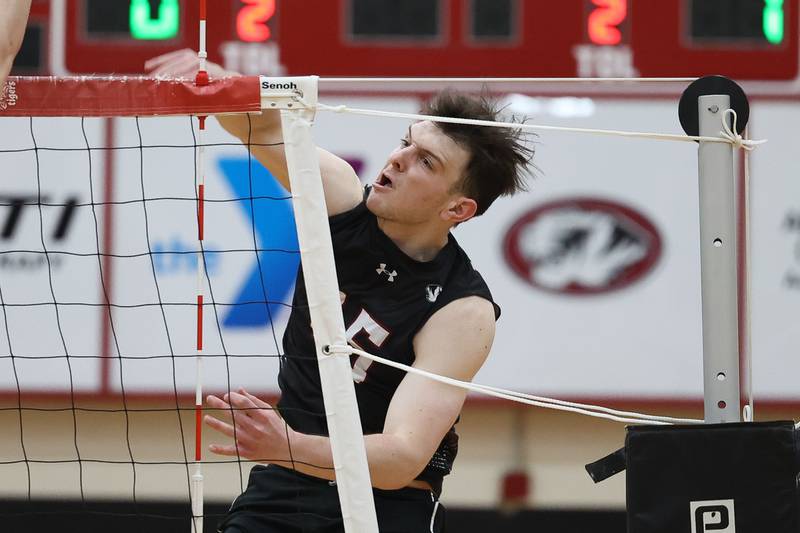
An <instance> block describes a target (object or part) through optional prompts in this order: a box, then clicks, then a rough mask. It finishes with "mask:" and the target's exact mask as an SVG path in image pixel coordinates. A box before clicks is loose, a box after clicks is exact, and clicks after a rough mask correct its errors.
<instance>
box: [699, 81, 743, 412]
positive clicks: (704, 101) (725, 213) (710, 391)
mask: <svg viewBox="0 0 800 533" xmlns="http://www.w3.org/2000/svg"><path fill="white" fill-rule="evenodd" d="M730 105H731V103H730V96H728V95H703V96H700V97H698V111H699V126H700V135H701V136H708V137H718V136H719V135H720V132H721V130H722V123H723V121H724V120H727V118H726V117H725V115H724V112H725V110H726V109H728V108H730ZM698 163H699V179H700V184H699V199H700V270H701V276H700V278H701V280H700V281H701V292H702V318H703V397H704V414H705V415H704V418H705V422H706V423H722V422H738V421H740V420H741V414H740V412H739V402H740V386H739V381H740V376H739V325H738V300H737V295H738V277H737V264H736V248H737V246H736V244H737V243H736V241H737V239H736V203H735V202H736V191H735V177H734V168H733V147H732V146H731V145H730V144H727V143H715V142H704V141H700V146H699V148H698Z"/></svg>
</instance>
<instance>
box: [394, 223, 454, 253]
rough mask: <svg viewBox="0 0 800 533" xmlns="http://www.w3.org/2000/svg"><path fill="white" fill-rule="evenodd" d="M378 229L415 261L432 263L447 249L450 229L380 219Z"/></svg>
mask: <svg viewBox="0 0 800 533" xmlns="http://www.w3.org/2000/svg"><path fill="white" fill-rule="evenodd" d="M378 227H379V228H380V230H381V231H382V232H383V233H384V234H386V236H387V237H389V238H390V239H392V242H394V243H395V245H396V246H397V247H398V248H400V250H401V251H402V252H403V253H404V254H406V255H407V256H408V257H410V258H411V259H414V260H415V261H423V262H424V261H432V260H433V259H434V258H435V257H436V255H437V254H438V253H439V251H440V250H441V249H442V248H444V247H445V245H446V244H447V240H448V234H449V232H450V231H449V228H447V227H439V226H431V225H429V224H403V223H399V222H395V221H392V220H387V219H385V218H378Z"/></svg>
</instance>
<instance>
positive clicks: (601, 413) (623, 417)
mask: <svg viewBox="0 0 800 533" xmlns="http://www.w3.org/2000/svg"><path fill="white" fill-rule="evenodd" d="M327 353H328V354H329V355H337V356H346V357H349V356H350V355H353V354H355V355H359V356H362V357H366V358H367V359H369V360H371V361H374V362H376V363H381V364H383V365H386V366H390V367H392V368H396V369H398V370H402V371H404V372H408V373H409V374H416V375H418V376H422V377H425V378H428V379H431V380H433V381H438V382H440V383H444V384H446V385H452V386H454V387H460V388H462V389H466V390H469V391H473V392H479V393H482V394H486V395H487V396H493V397H495V398H501V399H504V400H510V401H513V402H519V403H522V404H526V405H532V406H534V407H544V408H546V409H555V410H558V411H567V412H571V413H577V414H582V415H587V416H593V417H596V418H605V419H607V420H613V421H615V422H622V423H626V424H641V423H645V422H647V423H651V424H655V425H669V424H702V423H703V421H702V420H697V419H693V418H673V417H667V416H658V415H650V414H641V413H635V412H630V411H619V410H616V409H611V408H608V407H600V406H596V405H588V404H581V403H576V402H568V401H564V400H556V399H552V398H545V397H542V396H534V395H532V394H525V393H521V392H515V391H510V390H506V389H501V388H498V387H491V386H488V385H480V384H477V383H470V382H467V381H461V380H458V379H453V378H449V377H446V376H441V375H439V374H434V373H432V372H428V371H426V370H422V369H419V368H414V367H413V366H408V365H404V364H402V363H398V362H395V361H391V360H389V359H384V358H383V357H380V356H377V355H374V354H371V353H369V352H365V351H364V350H359V349H357V348H353V347H351V346H349V345H347V346H329V347H328V349H327Z"/></svg>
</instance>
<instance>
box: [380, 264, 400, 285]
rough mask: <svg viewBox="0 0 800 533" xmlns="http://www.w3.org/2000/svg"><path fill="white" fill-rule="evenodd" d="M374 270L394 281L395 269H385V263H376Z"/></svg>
mask: <svg viewBox="0 0 800 533" xmlns="http://www.w3.org/2000/svg"><path fill="white" fill-rule="evenodd" d="M375 272H377V273H378V274H386V275H387V276H389V281H394V278H395V277H397V270H392V271H391V272H389V271H388V270H386V263H381V264H379V265H378V268H376V269H375Z"/></svg>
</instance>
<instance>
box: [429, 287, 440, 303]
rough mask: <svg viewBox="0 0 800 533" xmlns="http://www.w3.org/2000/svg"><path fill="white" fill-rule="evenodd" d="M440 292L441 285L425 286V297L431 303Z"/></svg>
mask: <svg viewBox="0 0 800 533" xmlns="http://www.w3.org/2000/svg"><path fill="white" fill-rule="evenodd" d="M441 292H442V286H441V285H428V286H427V287H425V298H427V300H428V301H429V302H431V303H432V302H435V301H436V298H438V297H439V294H440V293H441Z"/></svg>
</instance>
